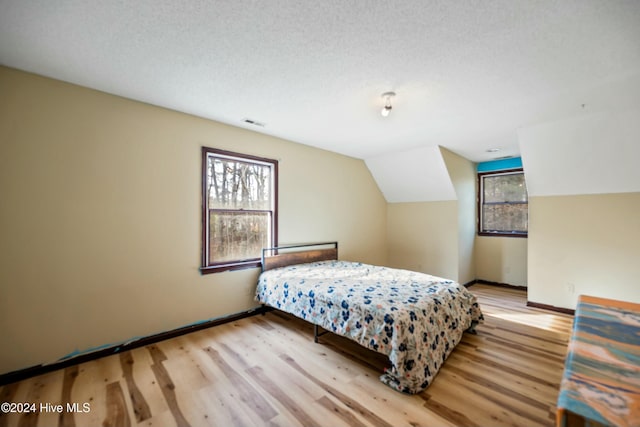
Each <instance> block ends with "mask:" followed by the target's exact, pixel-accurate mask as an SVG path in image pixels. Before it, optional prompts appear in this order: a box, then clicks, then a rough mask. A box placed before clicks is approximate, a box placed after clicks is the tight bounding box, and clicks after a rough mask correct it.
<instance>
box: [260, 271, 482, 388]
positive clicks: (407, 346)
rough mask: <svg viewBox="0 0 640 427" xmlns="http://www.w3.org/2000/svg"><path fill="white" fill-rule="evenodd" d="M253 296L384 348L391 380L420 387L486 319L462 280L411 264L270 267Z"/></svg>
mask: <svg viewBox="0 0 640 427" xmlns="http://www.w3.org/2000/svg"><path fill="white" fill-rule="evenodd" d="M256 300H257V301H259V302H261V303H263V304H266V305H269V306H272V307H274V308H277V309H279V310H282V311H285V312H288V313H291V314H293V315H295V316H297V317H300V318H302V319H305V320H307V321H309V322H311V323H314V324H316V325H318V326H321V327H322V328H324V329H326V330H329V331H332V332H334V333H336V334H338V335H342V336H344V337H347V338H350V339H352V340H354V341H356V342H358V343H359V344H361V345H362V346H364V347H367V348H369V349H371V350H375V351H377V352H380V353H383V354H386V355H387V356H388V357H389V361H390V362H391V368H390V369H388V370H387V371H386V372H385V373H384V374H383V375H382V376H381V377H380V379H381V381H382V382H383V383H385V384H387V385H388V386H390V387H392V388H394V389H396V390H398V391H401V392H404V393H410V394H414V393H419V392H420V391H422V390H424V389H425V388H426V387H428V386H429V384H430V383H431V382H432V381H433V378H434V377H435V375H436V374H437V372H438V370H439V369H440V367H441V366H442V364H443V363H444V361H445V360H446V359H447V357H448V356H449V354H451V352H452V351H453V349H454V348H455V346H456V345H457V344H458V343H459V342H460V340H461V338H462V334H463V332H464V331H466V330H468V329H471V330H473V328H475V325H476V324H477V323H478V322H480V321H482V320H483V316H482V311H481V309H480V307H479V305H478V302H477V300H476V297H475V296H474V295H473V294H471V293H470V292H469V291H468V290H467V289H466V288H465V287H464V286H461V285H459V284H458V283H456V282H454V281H451V280H447V279H442V278H440V277H435V276H431V275H428V274H424V273H417V272H413V271H407V270H399V269H392V268H386V267H378V266H373V265H367V264H362V263H354V262H346V261H321V262H315V263H309V264H298V265H292V266H288V267H282V268H276V269H273V270H269V271H265V272H263V273H262V274H261V275H260V279H259V281H258V286H257V289H256Z"/></svg>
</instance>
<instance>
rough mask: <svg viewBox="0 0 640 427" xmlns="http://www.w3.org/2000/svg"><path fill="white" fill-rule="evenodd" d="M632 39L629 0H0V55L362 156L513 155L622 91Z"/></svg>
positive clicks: (637, 8) (635, 13) (636, 4)
mask: <svg viewBox="0 0 640 427" xmlns="http://www.w3.org/2000/svg"><path fill="white" fill-rule="evenodd" d="M639 41H640V1H637V0H545V1H529V0H491V1H476V0H463V1H444V0H430V1H424V0H387V1H380V2H371V1H359V0H356V1H342V0H326V1H322V2H303V1H299V0H273V1H269V2H256V1H255V0H234V1H210V0H190V1H179V0H136V1H131V2H122V1H120V0H100V1H97V0H55V1H50V0H30V1H23V0H0V64H3V65H6V66H9V67H14V68H18V69H22V70H25V71H29V72H33V73H36V74H41V75H44V76H48V77H52V78H56V79H60V80H64V81H68V82H72V83H76V84H79V85H82V86H86V87H90V88H94V89H98V90H101V91H104V92H108V93H112V94H116V95H121V96H124V97H127V98H131V99H135V100H139V101H142V102H147V103H150V104H154V105H158V106H162V107H166V108H170V109H174V110H177V111H183V112H186V113H190V114H194V115H197V116H201V117H205V118H209V119H213V120H217V121H220V122H224V123H228V124H232V125H236V126H240V127H246V128H249V129H252V130H255V131H257V132H263V133H267V134H270V135H274V136H278V137H281V138H285V139H289V140H292V141H295V142H299V143H302V144H307V145H311V146H316V147H320V148H323V149H327V150H331V151H335V152H338V153H342V154H345V155H348V156H353V157H357V158H361V159H365V160H366V159H374V160H372V162H375V159H377V158H379V157H380V156H382V155H386V154H391V155H394V156H402V154H399V153H405V155H410V153H412V151H413V150H429V149H428V148H425V147H432V148H433V147H436V146H442V147H445V148H447V149H449V150H451V151H453V152H454V153H457V154H459V155H461V156H463V157H465V158H467V159H469V160H471V161H474V162H478V161H485V160H490V159H493V158H495V157H499V156H514V155H518V154H519V152H520V148H519V145H518V129H521V128H528V127H532V126H535V125H538V124H541V123H545V122H554V121H558V120H567V119H571V118H573V117H576V116H579V115H582V114H586V113H597V112H603V111H608V109H609V108H610V107H611V106H612V105H615V104H616V103H617V101H618V99H620V98H622V97H624V94H625V93H626V92H628V91H629V90H630V88H629V87H627V86H625V84H624V83H625V82H628V81H637V79H634V78H631V79H630V77H629V76H632V77H633V76H638V75H640V42H639ZM389 90H393V91H395V92H396V93H397V96H396V97H395V98H394V99H393V110H392V113H391V115H390V116H389V117H387V118H383V117H381V115H380V109H381V107H382V105H383V100H382V99H381V97H380V95H381V94H382V93H383V92H386V91H389ZM244 119H251V120H253V121H256V122H260V123H262V124H263V125H264V126H263V127H260V126H255V125H250V124H247V123H246V122H244V121H243V120H244ZM494 147H495V148H500V149H501V151H499V152H498V153H495V154H491V153H487V151H486V150H487V149H489V148H494ZM435 151H436V150H434V152H435ZM407 153H409V154H407ZM549 155H550V156H551V155H553V152H552V153H549ZM433 162H437V161H436V160H433ZM381 179H382V178H381ZM392 198H395V197H392Z"/></svg>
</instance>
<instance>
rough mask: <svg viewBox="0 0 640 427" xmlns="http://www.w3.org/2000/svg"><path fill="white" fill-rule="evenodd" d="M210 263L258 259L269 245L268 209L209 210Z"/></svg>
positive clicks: (269, 218)
mask: <svg viewBox="0 0 640 427" xmlns="http://www.w3.org/2000/svg"><path fill="white" fill-rule="evenodd" d="M209 221H210V222H209V230H210V232H209V262H210V263H220V262H226V261H244V260H248V259H258V258H260V255H261V250H262V248H265V247H268V246H269V241H270V239H269V236H270V234H271V227H270V225H271V212H224V211H222V212H220V211H209Z"/></svg>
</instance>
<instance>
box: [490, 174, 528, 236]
mask: <svg viewBox="0 0 640 427" xmlns="http://www.w3.org/2000/svg"><path fill="white" fill-rule="evenodd" d="M478 181H479V191H478V195H479V207H478V212H479V214H478V216H479V220H478V223H479V227H478V234H481V235H486V236H495V235H498V236H514V237H516V236H517V237H526V236H527V230H528V220H529V205H528V198H527V186H526V183H525V180H524V172H523V171H522V169H517V170H510V171H501V172H487V173H480V174H478Z"/></svg>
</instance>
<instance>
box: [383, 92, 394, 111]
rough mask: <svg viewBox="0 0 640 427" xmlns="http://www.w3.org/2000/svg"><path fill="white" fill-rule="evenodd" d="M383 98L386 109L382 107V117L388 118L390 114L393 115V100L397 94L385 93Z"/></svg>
mask: <svg viewBox="0 0 640 427" xmlns="http://www.w3.org/2000/svg"><path fill="white" fill-rule="evenodd" d="M381 96H382V99H384V107H382V110H381V111H380V114H381V115H382V117H388V116H389V113H391V109H392V108H393V107H392V106H391V98H393V97H394V96H396V93H395V92H385V93H383V94H382V95H381Z"/></svg>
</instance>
